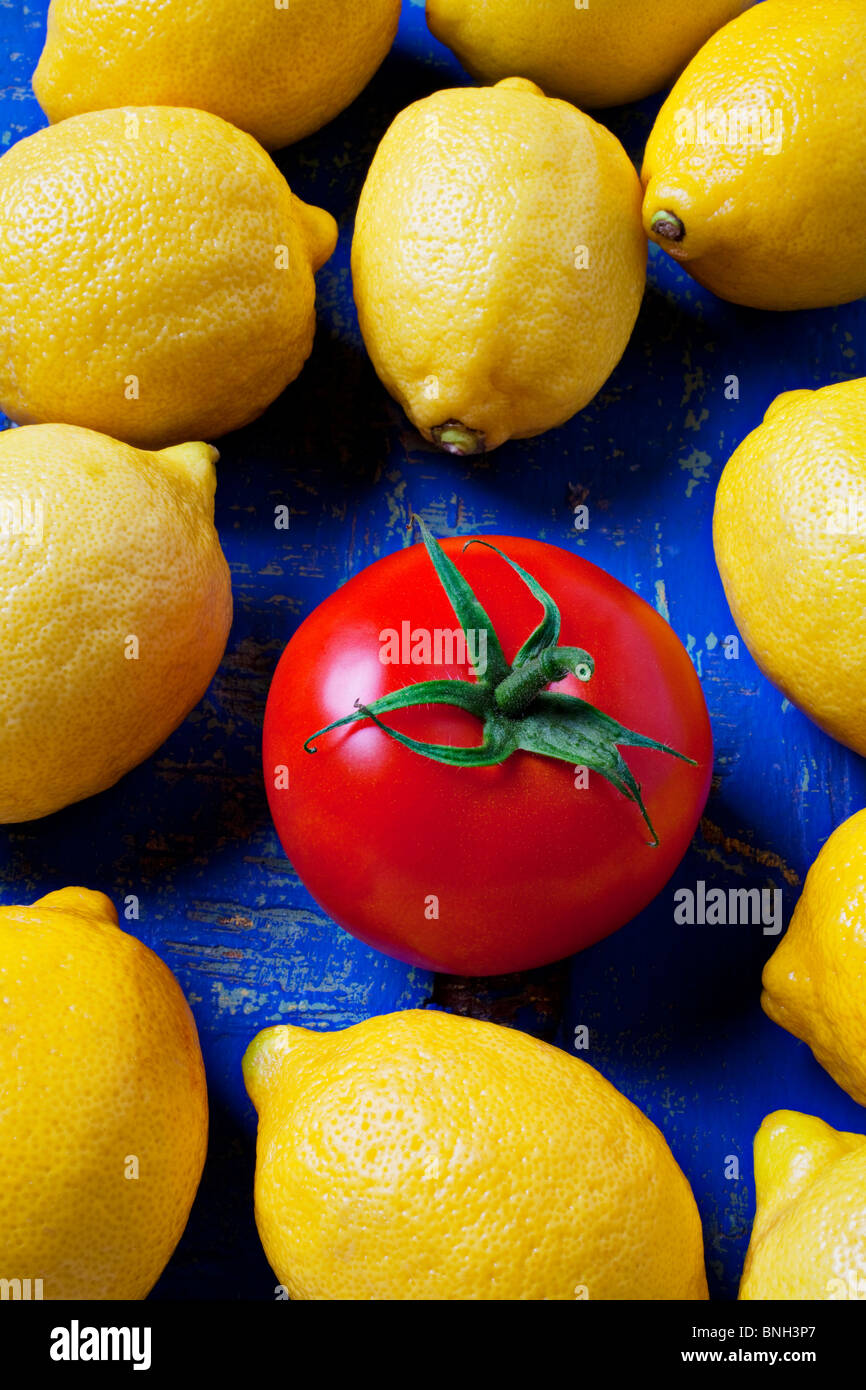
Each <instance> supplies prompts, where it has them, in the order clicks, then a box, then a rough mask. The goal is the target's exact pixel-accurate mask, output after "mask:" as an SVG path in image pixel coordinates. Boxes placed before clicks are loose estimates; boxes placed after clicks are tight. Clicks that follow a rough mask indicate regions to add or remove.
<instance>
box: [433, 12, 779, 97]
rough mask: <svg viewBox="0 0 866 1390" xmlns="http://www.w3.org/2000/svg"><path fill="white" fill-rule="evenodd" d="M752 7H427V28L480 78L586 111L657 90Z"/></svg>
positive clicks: (643, 95)
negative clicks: (512, 77)
mask: <svg viewBox="0 0 866 1390" xmlns="http://www.w3.org/2000/svg"><path fill="white" fill-rule="evenodd" d="M750 3H751V0H690V3H689V4H688V5H687V6H683V5H675V4H673V3H672V2H671V0H652V3H651V4H647V0H544V3H543V4H541V5H540V4H539V3H538V0H427V23H428V24H429V25H430V29H431V30H432V32H433V33H434V34H435V35H436V37H437V39H441V40H442V42H443V43H445V44H447V45H448V47H449V48H451V49H453V50H454V52H455V53H456V54H457V57H458V58H459V59H460V61H461V63H462V64H463V66H464V67H465V68H467V69H468V71H469V72H471V73H472V75H473V76H474V77H478V78H481V79H482V80H483V81H485V82H495V81H497V80H498V79H499V78H501V77H507V76H508V74H509V73H512V72H519V73H520V74H521V75H522V76H523V77H530V78H532V80H533V81H534V82H537V83H539V85H540V86H541V87H543V88H544V90H545V91H546V92H550V93H553V94H555V95H556V96H560V97H566V98H567V99H568V100H569V101H573V102H576V103H577V105H578V106H616V105H618V104H619V103H620V102H626V101H637V100H638V99H639V98H640V97H645V96H648V95H649V93H650V92H657V91H658V90H659V89H660V88H661V87H664V86H666V85H667V84H668V82H670V80H671V79H672V78H673V77H675V76H676V74H677V73H678V72H679V71H680V69H681V68H682V66H683V64H684V63H687V62H688V60H689V58H691V56H692V54H693V53H696V52H697V51H698V49H699V48H700V46H701V44H702V43H704V42H705V40H706V39H708V38H709V37H710V34H712V33H713V32H714V30H716V29H718V27H719V25H720V24H726V23H727V21H728V20H729V19H733V17H734V15H738V14H740V12H741V11H742V10H743V9H744V8H745V6H746V5H747V4H750Z"/></svg>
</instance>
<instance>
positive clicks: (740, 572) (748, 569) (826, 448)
mask: <svg viewBox="0 0 866 1390" xmlns="http://www.w3.org/2000/svg"><path fill="white" fill-rule="evenodd" d="M864 419H866V379H860V380H857V381H847V382H842V383H840V384H838V385H835V386H825V387H824V388H823V389H822V390H820V391H790V392H787V393H786V394H784V395H782V396H778V397H777V398H776V400H775V401H774V402H773V404H772V405H771V406H770V409H769V410H768V411H767V413H766V415H765V417H764V423H763V424H762V425H760V426H759V427H758V428H757V429H756V430H754V431H753V432H752V434H750V435H749V436H748V437H747V438H746V439H745V440H744V441H743V443H742V444H741V445H740V447H739V448H738V449H737V451H736V452H735V453H734V455H733V457H732V458H731V459H730V461H729V463H728V464H727V466H726V468H725V470H724V472H723V473H722V477H721V481H720V483H719V488H718V492H717V495H716V506H715V516H714V520H713V538H714V542H715V549H716V560H717V563H718V566H719V573H720V574H721V577H722V582H723V584H724V586H725V593H726V595H727V598H728V602H729V604H730V606H731V612H732V613H733V616H734V621H735V622H736V624H737V626H738V628H739V629H740V632H741V633H742V635H743V638H744V639H745V641H746V644H747V646H748V648H749V651H750V652H751V653H752V656H753V657H754V658H755V661H756V662H757V663H758V665H759V666H760V668H761V670H762V671H763V672H764V674H765V675H766V676H768V677H769V678H770V680H771V681H773V682H774V684H776V685H777V686H778V687H779V688H780V690H782V691H783V693H784V694H785V695H786V697H787V698H788V699H789V700H791V701H793V703H794V704H796V705H798V706H799V708H800V709H802V710H803V711H804V712H805V713H806V714H807V715H808V716H809V718H810V719H813V720H814V721H815V723H816V724H818V725H820V727H821V728H822V729H825V730H826V731H827V733H829V734H832V736H833V737H834V738H836V739H839V740H840V742H842V743H846V744H847V745H848V747H849V748H853V749H854V750H855V751H856V752H858V753H866V650H864V646H863V643H862V642H861V641H860V633H861V631H862V626H863V612H864V607H866V565H864V557H866V435H864Z"/></svg>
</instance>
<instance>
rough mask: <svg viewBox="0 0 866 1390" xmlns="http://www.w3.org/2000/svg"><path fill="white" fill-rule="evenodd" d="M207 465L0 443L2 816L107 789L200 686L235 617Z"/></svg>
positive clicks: (63, 434)
mask: <svg viewBox="0 0 866 1390" xmlns="http://www.w3.org/2000/svg"><path fill="white" fill-rule="evenodd" d="M216 458H217V453H216V450H215V449H212V448H210V446H209V445H207V444H185V445H180V446H178V447H175V448H173V449H167V450H165V451H163V452H162V453H159V454H150V453H144V452H142V451H141V450H138V449H134V448H132V447H131V446H129V445H127V444H120V443H118V442H117V441H116V440H114V439H107V438H105V437H104V436H102V435H99V434H95V433H93V432H92V431H90V430H82V429H77V428H75V427H73V426H70V425H31V426H25V427H24V428H23V429H17V430H7V431H5V432H4V433H2V434H0V667H2V671H3V680H2V682H0V821H23V820H32V819H34V818H35V817H37V816H45V815H47V814H48V813H49V812H50V811H56V810H58V809H59V808H60V807H62V806H67V805H69V803H70V802H73V801H79V800H80V799H81V798H82V797H85V796H91V795H92V794H93V793H94V792H98V791H102V790H103V789H104V788H105V787H110V786H112V784H113V783H114V782H116V781H117V779H118V778H119V777H121V776H122V775H123V774H124V773H125V772H128V771H129V770H130V768H133V767H135V766H136V765H137V764H138V763H140V762H141V761H142V760H143V759H144V758H146V757H148V756H149V755H150V754H151V753H152V752H153V751H154V750H155V749H156V748H158V747H159V745H160V744H161V743H163V742H164V741H165V739H166V738H167V737H168V735H169V734H170V733H171V732H172V730H173V729H175V728H176V727H177V725H178V724H179V723H180V722H181V720H182V719H184V718H185V716H186V715H187V714H188V713H189V711H190V710H191V709H192V707H193V706H194V705H195V704H197V703H198V701H199V700H200V699H201V697H202V695H203V694H204V692H205V690H206V689H207V686H208V684H209V683H210V680H211V677H212V676H213V674H214V671H215V670H216V668H217V666H218V665H219V662H220V659H221V657H222V654H223V651H224V649H225V644H226V639H227V637H228V632H229V627H230V626H231V616H232V597H231V582H230V578H229V571H228V566H227V564H226V562H225V559H224V557H223V554H222V551H221V550H220V544H219V538H218V536H217V533H216V530H215V529H214V523H213V516H214V489H215V486H216V479H215V473H214V466H213V465H214V460H215V459H216Z"/></svg>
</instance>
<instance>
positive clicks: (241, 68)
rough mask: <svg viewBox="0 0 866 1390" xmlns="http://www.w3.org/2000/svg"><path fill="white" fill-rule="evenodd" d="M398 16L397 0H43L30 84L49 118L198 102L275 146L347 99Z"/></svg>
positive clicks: (387, 42)
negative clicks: (41, 38) (44, 29)
mask: <svg viewBox="0 0 866 1390" xmlns="http://www.w3.org/2000/svg"><path fill="white" fill-rule="evenodd" d="M399 18H400V0H363V3H360V4H359V3H358V0H51V5H50V7H49V10H48V33H47V36H46V40H45V49H44V51H43V53H42V57H41V58H40V60H39V66H38V67H37V69H36V73H35V75H34V78H33V90H34V91H35V93H36V98H37V100H38V102H39V105H40V106H41V107H42V109H43V111H44V112H45V114H46V115H47V117H48V119H49V120H50V121H59V120H63V119H64V117H66V116H77V115H79V114H80V113H81V112H82V111H99V110H102V109H103V108H105V107H112V106H126V105H128V104H130V103H133V104H135V105H137V106H195V107H198V108H200V109H201V110H202V111H213V112H214V113H215V114H216V115H217V116H222V117H224V118H225V120H227V121H231V122H232V123H233V124H234V125H236V126H240V128H241V129H242V130H246V131H249V133H250V135H254V136H255V137H256V139H257V140H259V141H260V142H261V143H262V144H263V145H264V146H266V148H268V149H275V148H277V147H279V146H280V145H288V144H289V143H290V142H291V141H293V140H300V138H301V137H302V136H303V135H309V134H310V132H311V131H314V130H318V129H319V127H320V126H323V125H324V124H325V123H326V122H327V121H330V120H332V119H333V117H334V116H336V115H337V114H338V113H339V112H340V111H342V110H343V108H344V107H346V106H348V105H349V103H350V102H351V101H354V99H355V97H356V96H357V95H358V93H359V92H360V91H361V90H362V88H364V87H365V86H366V85H367V83H368V82H369V80H370V78H371V77H372V76H373V74H374V72H375V71H376V69H377V68H378V67H379V64H380V63H381V62H382V60H383V58H384V57H385V55H386V54H387V52H388V50H389V49H390V47H391V44H392V43H393V41H394V35H395V34H396V32H397V22H398V20H399Z"/></svg>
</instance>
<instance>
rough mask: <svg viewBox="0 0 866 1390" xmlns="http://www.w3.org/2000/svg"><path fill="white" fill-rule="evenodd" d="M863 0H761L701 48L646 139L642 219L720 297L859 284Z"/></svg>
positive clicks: (812, 301)
mask: <svg viewBox="0 0 866 1390" xmlns="http://www.w3.org/2000/svg"><path fill="white" fill-rule="evenodd" d="M864 106H866V0H764V2H763V3H762V4H760V5H756V6H755V8H754V9H751V10H748V11H747V12H746V13H745V14H743V15H741V16H740V17H739V19H735V20H733V21H732V22H731V23H730V24H728V25H726V26H725V28H724V29H721V30H720V31H719V33H717V34H715V35H714V37H713V38H711V39H710V40H709V42H708V43H707V44H706V45H705V46H704V47H703V48H702V49H701V50H700V52H699V53H698V54H697V56H696V57H695V58H694V59H693V60H692V62H691V63H690V64H689V66H688V67H687V68H686V70H685V72H684V73H683V75H682V77H681V78H680V79H679V81H678V82H677V83H676V85H675V87H674V89H673V91H672V92H671V94H670V96H669V97H668V98H667V100H666V102H665V103H664V105H663V107H662V109H661V111H660V112H659V116H658V119H657V121H656V123H655V126H654V127H653V130H652V133H651V135H650V138H649V142H648V144H647V148H646V157H645V159H644V167H643V181H644V184H645V188H646V194H645V197H644V205H643V217H644V226H645V227H646V230H647V232H648V233H649V235H650V236H652V237H653V239H654V240H655V241H656V242H658V244H659V245H660V246H663V247H664V249H665V250H666V251H668V252H669V253H670V255H672V256H673V257H675V259H677V260H678V261H681V262H682V264H683V265H684V267H685V269H686V270H688V271H689V273H690V274H691V275H693V276H694V277H695V279H696V280H699V281H700V283H701V284H702V285H706V286H707V287H708V288H709V289H711V290H713V291H714V293H715V294H717V295H720V296H721V297H722V298H723V299H730V300H733V301H734V303H736V304H748V305H751V306H753V307H754V308H758V309H808V308H814V307H817V306H820V305H828V304H840V303H843V302H847V301H848V300H851V299H858V298H859V297H860V296H861V295H863V294H866V256H864V254H863V222H864V217H866V125H864V122H863V119H862V115H863V109H864Z"/></svg>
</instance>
